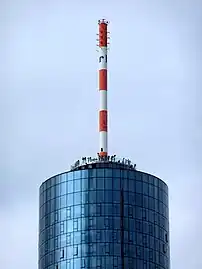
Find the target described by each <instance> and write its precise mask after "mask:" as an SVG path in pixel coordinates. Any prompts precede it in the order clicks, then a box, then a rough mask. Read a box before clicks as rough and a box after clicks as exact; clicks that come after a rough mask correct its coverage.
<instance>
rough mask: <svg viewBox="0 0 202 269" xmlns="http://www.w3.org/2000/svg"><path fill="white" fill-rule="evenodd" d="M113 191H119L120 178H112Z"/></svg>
mask: <svg viewBox="0 0 202 269" xmlns="http://www.w3.org/2000/svg"><path fill="white" fill-rule="evenodd" d="M113 190H120V178H118V177H117V178H113Z"/></svg>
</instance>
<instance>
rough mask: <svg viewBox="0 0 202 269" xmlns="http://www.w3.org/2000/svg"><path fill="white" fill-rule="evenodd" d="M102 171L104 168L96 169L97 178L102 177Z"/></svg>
mask: <svg viewBox="0 0 202 269" xmlns="http://www.w3.org/2000/svg"><path fill="white" fill-rule="evenodd" d="M104 171H105V169H104V168H99V169H97V177H102V178H103V177H104Z"/></svg>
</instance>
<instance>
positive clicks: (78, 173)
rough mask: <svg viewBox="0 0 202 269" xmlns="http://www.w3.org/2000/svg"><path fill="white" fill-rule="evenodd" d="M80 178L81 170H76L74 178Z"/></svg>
mask: <svg viewBox="0 0 202 269" xmlns="http://www.w3.org/2000/svg"><path fill="white" fill-rule="evenodd" d="M80 178H81V170H79V171H74V180H75V179H80Z"/></svg>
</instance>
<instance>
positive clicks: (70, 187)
mask: <svg viewBox="0 0 202 269" xmlns="http://www.w3.org/2000/svg"><path fill="white" fill-rule="evenodd" d="M67 192H68V193H72V192H73V181H68V182H67Z"/></svg>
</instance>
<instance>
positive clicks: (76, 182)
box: [74, 179, 81, 192]
mask: <svg viewBox="0 0 202 269" xmlns="http://www.w3.org/2000/svg"><path fill="white" fill-rule="evenodd" d="M78 191H81V180H80V179H75V180H74V192H78Z"/></svg>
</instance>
